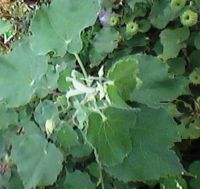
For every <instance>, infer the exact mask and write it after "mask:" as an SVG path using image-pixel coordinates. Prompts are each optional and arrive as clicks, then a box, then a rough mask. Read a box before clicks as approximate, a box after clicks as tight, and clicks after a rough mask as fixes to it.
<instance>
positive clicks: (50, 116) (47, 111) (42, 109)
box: [34, 100, 59, 130]
mask: <svg viewBox="0 0 200 189" xmlns="http://www.w3.org/2000/svg"><path fill="white" fill-rule="evenodd" d="M34 118H35V121H36V122H37V123H38V124H39V125H40V127H41V128H42V129H43V130H44V129H45V123H46V121H47V120H52V121H53V122H54V123H58V121H59V114H58V108H57V106H56V105H55V104H54V103H53V102H52V101H50V100H44V101H42V102H40V103H39V104H38V106H37V107H36V109H35V112H34Z"/></svg>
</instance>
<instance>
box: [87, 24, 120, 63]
mask: <svg viewBox="0 0 200 189" xmlns="http://www.w3.org/2000/svg"><path fill="white" fill-rule="evenodd" d="M119 38H120V35H119V32H118V31H116V30H115V29H114V28H110V27H104V28H102V29H101V30H100V31H98V32H97V34H96V35H95V37H94V39H93V40H92V45H93V48H92V49H91V50H90V55H89V56H90V61H91V64H92V65H91V66H96V65H98V64H99V63H100V62H101V61H102V60H103V59H104V58H105V57H106V55H107V54H108V53H111V52H112V51H113V50H114V49H115V48H117V46H118V42H119ZM108 41H109V43H108Z"/></svg>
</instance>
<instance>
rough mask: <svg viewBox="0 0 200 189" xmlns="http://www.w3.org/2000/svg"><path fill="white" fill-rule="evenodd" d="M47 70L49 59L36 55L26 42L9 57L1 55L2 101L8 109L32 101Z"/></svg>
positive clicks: (0, 93)
mask: <svg viewBox="0 0 200 189" xmlns="http://www.w3.org/2000/svg"><path fill="white" fill-rule="evenodd" d="M46 70H47V57H45V56H38V55H35V54H34V53H33V52H32V51H31V49H30V47H29V44H28V43H27V42H25V41H23V42H21V43H19V44H18V45H16V47H15V48H14V50H13V51H12V52H11V53H9V54H7V55H0V88H1V90H0V99H1V100H4V101H5V102H6V103H7V105H8V107H18V106H20V105H24V104H26V103H27V102H29V101H30V99H31V97H32V96H33V94H34V93H35V91H36V89H37V87H38V85H39V83H40V80H41V77H42V76H43V75H44V74H45V73H46Z"/></svg>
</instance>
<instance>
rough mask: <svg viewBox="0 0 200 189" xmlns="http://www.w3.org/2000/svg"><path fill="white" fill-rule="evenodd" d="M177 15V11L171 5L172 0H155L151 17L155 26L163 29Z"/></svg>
mask: <svg viewBox="0 0 200 189" xmlns="http://www.w3.org/2000/svg"><path fill="white" fill-rule="evenodd" d="M176 17H177V13H176V12H174V11H172V9H171V7H170V0H165V1H153V6H152V8H151V13H150V16H149V19H150V21H151V23H152V25H153V26H154V27H156V28H158V29H163V28H165V27H166V26H167V24H168V23H169V22H170V21H172V20H174V19H175V18H176Z"/></svg>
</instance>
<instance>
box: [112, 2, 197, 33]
mask: <svg viewBox="0 0 200 189" xmlns="http://www.w3.org/2000/svg"><path fill="white" fill-rule="evenodd" d="M185 5H186V0H171V2H170V7H171V9H172V10H173V11H176V12H178V11H181V10H182V9H183V8H184V7H185ZM180 21H181V24H182V25H183V26H186V27H191V26H194V25H196V24H197V22H198V14H197V13H196V12H195V11H193V10H191V9H189V8H188V9H186V10H184V11H183V13H182V14H181V16H180ZM109 24H110V26H116V25H118V24H119V17H118V16H116V15H114V16H112V17H111V18H110V21H109ZM138 31H139V25H138V23H137V22H135V21H130V22H128V23H127V24H126V34H127V35H129V36H133V35H136V34H137V33H138Z"/></svg>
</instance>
